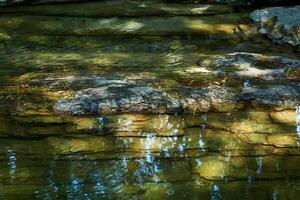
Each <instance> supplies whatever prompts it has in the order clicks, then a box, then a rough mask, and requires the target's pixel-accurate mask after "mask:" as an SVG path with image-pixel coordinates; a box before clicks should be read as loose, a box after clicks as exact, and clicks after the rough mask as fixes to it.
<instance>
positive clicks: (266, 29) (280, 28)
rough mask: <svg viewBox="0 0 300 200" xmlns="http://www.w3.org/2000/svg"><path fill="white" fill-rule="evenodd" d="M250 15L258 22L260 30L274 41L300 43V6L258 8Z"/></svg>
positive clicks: (297, 44) (294, 44)
mask: <svg viewBox="0 0 300 200" xmlns="http://www.w3.org/2000/svg"><path fill="white" fill-rule="evenodd" d="M250 16H251V18H252V19H253V20H254V21H255V22H256V23H257V24H258V26H259V32H260V33H261V34H265V35H267V36H268V37H269V38H271V39H272V40H273V41H275V42H279V43H288V44H290V45H292V46H295V47H297V46H299V45H300V6H295V7H290V8H284V7H274V8H266V9H261V10H256V11H254V12H252V13H251V15H250Z"/></svg>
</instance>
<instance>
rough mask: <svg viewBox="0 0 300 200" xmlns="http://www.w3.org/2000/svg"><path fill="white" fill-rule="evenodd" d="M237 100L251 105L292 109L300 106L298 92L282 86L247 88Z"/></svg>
mask: <svg viewBox="0 0 300 200" xmlns="http://www.w3.org/2000/svg"><path fill="white" fill-rule="evenodd" d="M239 100H240V101H247V102H250V103H251V105H261V106H267V107H268V106H269V107H272V106H273V107H279V108H280V109H294V108H295V107H296V106H297V105H299V104H300V91H299V90H298V89H296V88H295V87H293V86H284V85H272V86H269V87H263V88H259V87H247V88H245V89H244V91H243V93H242V95H241V97H240V99H239Z"/></svg>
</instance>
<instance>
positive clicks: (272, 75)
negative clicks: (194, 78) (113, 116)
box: [31, 52, 300, 115]
mask: <svg viewBox="0 0 300 200" xmlns="http://www.w3.org/2000/svg"><path fill="white" fill-rule="evenodd" d="M198 65H199V66H200V67H199V68H194V69H193V70H192V71H191V70H190V72H194V71H197V70H198V72H199V71H200V72H201V70H199V69H200V68H201V69H202V72H203V73H204V74H205V73H212V74H217V75H218V76H220V75H226V76H227V77H228V78H227V79H238V78H239V79H242V80H243V81H244V83H243V86H242V87H240V88H234V87H232V86H231V87H229V86H218V85H210V86H201V87H187V86H184V85H177V86H176V87H171V88H157V87H156V86H155V82H153V81H156V80H155V79H153V80H146V81H142V80H127V79H126V78H124V77H123V79H122V78H121V77H118V78H119V79H118V78H115V79H114V78H113V77H109V76H108V77H99V76H98V77H97V76H90V77H66V78H57V79H55V78H54V79H51V78H48V79H46V80H36V82H40V83H42V84H44V85H46V87H48V88H52V89H55V87H57V88H56V89H59V86H64V87H65V86H67V85H69V89H71V88H73V89H75V88H81V89H78V90H77V91H76V93H75V95H74V97H73V98H72V99H69V100H68V99H62V100H59V101H58V102H57V103H56V104H55V106H54V110H55V111H56V112H59V113H70V114H74V115H84V114H97V113H98V114H99V113H133V112H135V113H174V112H177V113H181V112H188V113H191V112H192V113H195V112H196V113H200V112H208V111H220V112H224V111H232V110H239V109H243V108H245V107H248V106H251V107H253V108H256V107H260V106H266V107H268V108H270V109H272V108H274V109H293V108H294V107H295V106H297V105H299V103H300V91H299V88H298V85H297V80H298V74H299V70H300V61H299V60H295V59H288V58H284V57H279V56H266V55H261V54H253V53H245V52H237V53H232V54H227V55H222V56H210V57H204V58H202V59H201V60H200V62H198ZM257 78H258V79H262V80H264V81H268V82H271V83H272V81H273V82H274V83H273V84H270V85H269V86H263V85H256V84H255V83H254V84H252V83H251V81H250V80H251V79H253V80H255V79H257ZM290 79H292V80H294V82H290V83H289V84H288V85H285V84H286V83H288V82H287V81H289V80H290ZM278 80H281V81H283V80H284V81H286V83H285V84H282V85H280V84H276V83H277V82H276V81H278ZM31 82H32V83H34V82H35V81H34V80H32V81H31ZM84 85H86V86H84ZM89 85H90V87H91V86H92V87H91V88H88V87H89ZM65 89H68V88H66V87H65ZM75 90H76V89H75Z"/></svg>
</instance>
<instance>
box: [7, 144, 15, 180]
mask: <svg viewBox="0 0 300 200" xmlns="http://www.w3.org/2000/svg"><path fill="white" fill-rule="evenodd" d="M7 155H8V163H7V165H8V171H9V175H10V182H14V180H15V178H16V177H15V173H16V170H17V164H16V161H17V157H16V153H15V152H14V151H13V149H11V148H7Z"/></svg>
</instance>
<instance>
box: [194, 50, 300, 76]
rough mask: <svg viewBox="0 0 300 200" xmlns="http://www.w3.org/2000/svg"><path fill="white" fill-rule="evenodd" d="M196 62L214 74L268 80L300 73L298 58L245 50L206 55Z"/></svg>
mask: <svg viewBox="0 0 300 200" xmlns="http://www.w3.org/2000/svg"><path fill="white" fill-rule="evenodd" d="M198 64H199V66H200V67H205V68H207V69H211V72H212V73H214V74H226V75H229V76H231V77H241V78H243V77H244V78H254V77H259V78H262V79H265V80H270V79H274V78H284V77H286V76H299V74H300V61H299V60H295V59H289V58H284V57H280V56H266V55H262V54H256V53H246V52H235V53H230V54H225V55H220V56H208V57H204V58H202V59H201V60H200V61H199V63H198Z"/></svg>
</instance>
